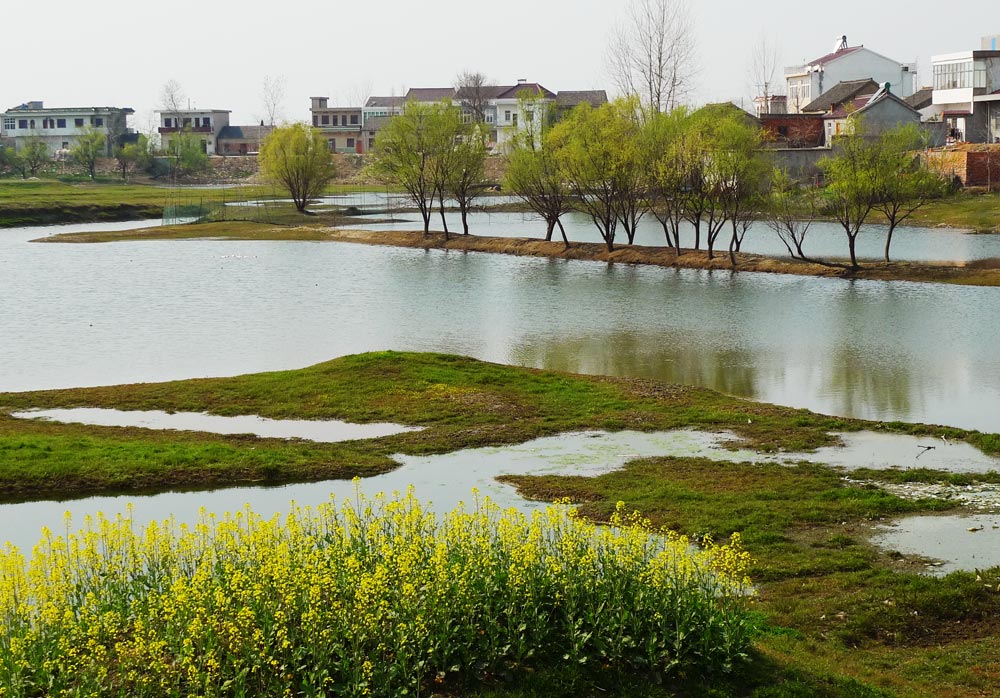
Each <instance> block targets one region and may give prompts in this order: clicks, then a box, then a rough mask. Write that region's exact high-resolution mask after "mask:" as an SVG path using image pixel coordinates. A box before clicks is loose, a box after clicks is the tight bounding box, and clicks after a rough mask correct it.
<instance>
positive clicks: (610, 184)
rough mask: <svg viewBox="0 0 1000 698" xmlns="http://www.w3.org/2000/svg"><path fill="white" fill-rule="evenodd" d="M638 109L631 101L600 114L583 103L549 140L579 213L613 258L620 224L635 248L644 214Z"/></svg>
mask: <svg viewBox="0 0 1000 698" xmlns="http://www.w3.org/2000/svg"><path fill="white" fill-rule="evenodd" d="M637 109H638V105H637V104H636V102H635V101H634V100H632V99H623V100H616V101H615V102H611V103H610V104H603V105H601V106H600V107H598V108H597V109H593V108H591V107H590V105H588V104H586V103H584V104H581V105H580V106H578V107H576V108H575V109H574V110H573V111H572V112H570V114H569V115H568V116H567V117H566V118H564V119H563V120H562V121H560V122H559V123H558V124H556V125H555V126H554V127H553V128H552V130H551V131H550V132H549V135H548V138H547V139H546V144H547V145H548V146H551V147H552V148H553V152H554V156H555V158H556V161H557V162H558V165H559V169H560V171H561V172H562V176H563V178H564V179H565V181H566V185H567V187H568V188H569V191H570V193H571V195H572V203H573V206H574V208H576V209H578V210H579V211H581V212H583V213H585V214H587V215H588V216H590V218H591V220H593V222H594V225H595V226H596V227H597V229H598V232H600V234H601V237H602V238H603V240H604V244H605V245H606V246H607V248H608V251H609V252H612V251H614V248H615V247H614V244H615V236H616V234H617V231H618V225H619V223H624V227H625V230H626V233H627V234H628V236H629V241H630V242H631V241H632V239H633V238H634V236H635V226H636V224H637V223H638V219H639V218H640V217H641V214H642V209H641V208H640V205H639V201H638V197H640V196H641V195H642V192H641V187H640V186H639V184H640V183H641V181H642V176H641V169H640V167H639V166H638V164H637V163H638V161H637V153H638V152H639V146H638V143H637V137H636V136H637V128H636V113H637Z"/></svg>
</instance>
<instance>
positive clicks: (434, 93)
mask: <svg viewBox="0 0 1000 698" xmlns="http://www.w3.org/2000/svg"><path fill="white" fill-rule="evenodd" d="M454 97H455V88H454V87H411V88H410V91H409V92H407V93H406V100H407V101H409V100H411V99H412V100H414V101H415V102H440V101H441V100H442V99H454Z"/></svg>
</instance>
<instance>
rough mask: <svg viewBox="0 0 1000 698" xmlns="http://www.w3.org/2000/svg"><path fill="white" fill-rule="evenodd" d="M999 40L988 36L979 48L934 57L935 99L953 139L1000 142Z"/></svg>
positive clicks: (932, 59) (932, 58)
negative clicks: (980, 48) (977, 49)
mask: <svg viewBox="0 0 1000 698" xmlns="http://www.w3.org/2000/svg"><path fill="white" fill-rule="evenodd" d="M998 39H1000V37H996V36H989V37H985V38H984V39H983V40H982V50H980V51H961V52H959V53H947V54H943V55H939V56H932V57H931V66H932V71H933V73H934V84H933V90H934V91H933V96H932V102H933V105H934V107H935V108H936V110H938V112H939V113H940V115H941V118H942V119H943V120H944V122H945V123H946V124H947V128H948V136H949V137H950V138H952V139H954V140H958V141H969V142H972V143H1000V50H998V48H997V43H998Z"/></svg>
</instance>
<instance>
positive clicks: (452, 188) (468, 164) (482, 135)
mask: <svg viewBox="0 0 1000 698" xmlns="http://www.w3.org/2000/svg"><path fill="white" fill-rule="evenodd" d="M486 140H487V139H486V131H485V129H483V127H482V124H469V125H466V126H465V128H463V129H462V133H461V137H460V138H459V139H458V142H457V143H455V144H454V158H453V159H452V160H453V162H452V170H451V173H450V176H449V177H448V180H447V184H446V186H447V191H448V194H449V195H450V196H451V197H452V198H453V199H454V200H455V203H457V204H458V211H459V213H460V214H461V216H462V234H463V235H468V234H469V211H470V210H471V209H472V205H473V203H474V202H475V200H476V199H477V198H479V197H480V196H482V194H483V191H484V184H483V183H484V180H485V179H486V156H487V155H488V154H489V145H488V144H487V142H486Z"/></svg>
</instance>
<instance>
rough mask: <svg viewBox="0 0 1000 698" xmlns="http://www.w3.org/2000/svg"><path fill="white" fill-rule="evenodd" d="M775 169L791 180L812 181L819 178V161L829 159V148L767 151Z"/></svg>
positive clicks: (830, 152)
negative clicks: (778, 169)
mask: <svg viewBox="0 0 1000 698" xmlns="http://www.w3.org/2000/svg"><path fill="white" fill-rule="evenodd" d="M767 153H768V155H769V156H770V157H771V160H772V162H773V163H774V165H775V167H778V168H780V169H782V170H784V171H785V172H787V173H788V175H789V176H790V177H791V178H792V179H796V180H799V181H803V182H804V181H813V180H816V179H818V178H819V176H820V169H819V161H820V160H822V159H823V158H825V157H830V155H831V154H832V151H831V149H830V148H775V149H771V150H768V151H767Z"/></svg>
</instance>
